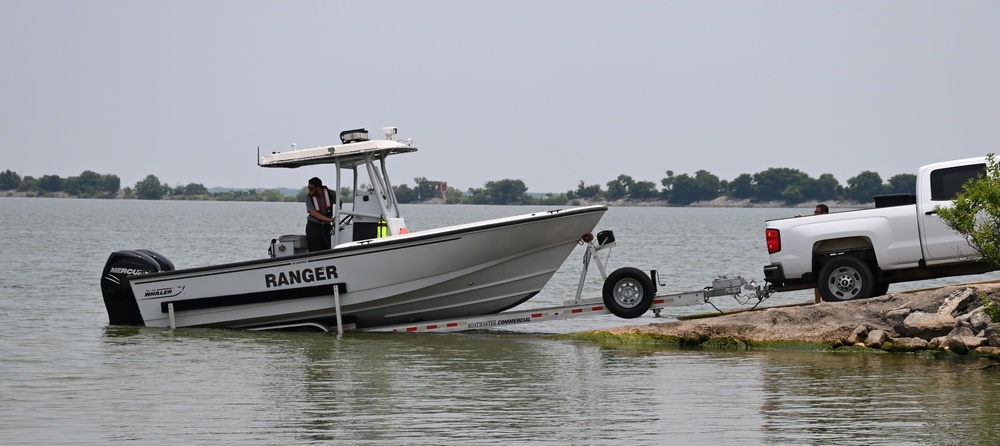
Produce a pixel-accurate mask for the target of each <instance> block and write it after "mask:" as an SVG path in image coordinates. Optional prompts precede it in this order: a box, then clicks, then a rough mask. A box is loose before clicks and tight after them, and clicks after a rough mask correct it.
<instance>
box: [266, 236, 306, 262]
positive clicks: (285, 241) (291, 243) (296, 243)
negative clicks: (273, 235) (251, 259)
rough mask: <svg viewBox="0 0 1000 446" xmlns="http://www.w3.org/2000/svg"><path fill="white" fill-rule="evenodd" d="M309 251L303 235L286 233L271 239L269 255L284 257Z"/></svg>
mask: <svg viewBox="0 0 1000 446" xmlns="http://www.w3.org/2000/svg"><path fill="white" fill-rule="evenodd" d="M307 252H309V243H308V242H307V241H306V236H305V235H299V234H288V235H283V236H281V237H278V238H277V239H276V240H271V249H270V254H271V257H285V256H290V255H295V254H305V253H307Z"/></svg>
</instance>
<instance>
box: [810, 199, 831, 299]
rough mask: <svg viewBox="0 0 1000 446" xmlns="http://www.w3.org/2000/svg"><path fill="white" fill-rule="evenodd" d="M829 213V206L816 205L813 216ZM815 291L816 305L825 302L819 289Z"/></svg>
mask: <svg viewBox="0 0 1000 446" xmlns="http://www.w3.org/2000/svg"><path fill="white" fill-rule="evenodd" d="M829 213H830V207H829V206H827V205H825V204H823V203H820V204H817V205H816V210H815V211H813V215H823V214H829ZM813 291H816V301H815V302H816V303H820V302H823V296H820V294H819V288H815V289H814V290H813Z"/></svg>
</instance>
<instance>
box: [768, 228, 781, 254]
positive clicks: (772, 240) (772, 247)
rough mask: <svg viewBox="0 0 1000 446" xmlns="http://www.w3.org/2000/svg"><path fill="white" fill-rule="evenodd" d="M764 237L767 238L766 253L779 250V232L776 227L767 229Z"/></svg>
mask: <svg viewBox="0 0 1000 446" xmlns="http://www.w3.org/2000/svg"><path fill="white" fill-rule="evenodd" d="M765 237H766V238H767V253H768V254H774V253H776V252H778V251H781V232H779V231H778V230H777V229H768V230H767V232H766V235H765Z"/></svg>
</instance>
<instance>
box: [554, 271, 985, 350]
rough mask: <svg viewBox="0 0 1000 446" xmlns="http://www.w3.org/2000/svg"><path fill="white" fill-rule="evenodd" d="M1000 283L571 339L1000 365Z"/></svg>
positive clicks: (763, 311) (618, 330) (775, 309)
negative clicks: (913, 356)
mask: <svg viewBox="0 0 1000 446" xmlns="http://www.w3.org/2000/svg"><path fill="white" fill-rule="evenodd" d="M998 309H1000V281H990V282H978V283H970V284H962V285H949V286H945V287H940V288H929V289H922V290H914V291H901V292H896V293H890V294H887V295H885V296H881V297H877V298H872V299H865V300H858V301H850V302H823V303H820V304H803V305H791V306H783V307H770V308H764V309H760V308H758V309H757V310H754V311H740V310H738V311H736V312H732V313H728V314H723V315H719V316H714V317H705V318H699V319H689V320H682V321H677V322H668V323H657V324H650V325H645V326H627V327H619V328H614V329H609V330H598V331H594V332H588V333H579V334H576V335H571V336H570V337H574V338H595V339H598V340H601V341H608V342H627V343H648V342H654V343H666V344H676V345H682V346H714V347H721V348H743V349H757V348H786V349H787V348H795V349H819V350H831V349H840V348H856V347H863V348H868V349H879V350H885V351H891V352H922V351H923V352H928V353H932V354H941V353H945V354H957V355H970V354H971V355H977V356H983V357H988V358H992V359H1000V339H998V336H997V331H998V329H1000V323H996V322H993V321H992V319H991V318H990V316H989V314H990V313H993V312H1000V310H998Z"/></svg>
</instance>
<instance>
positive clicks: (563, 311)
mask: <svg viewBox="0 0 1000 446" xmlns="http://www.w3.org/2000/svg"><path fill="white" fill-rule="evenodd" d="M580 244H582V245H585V246H586V252H585V253H584V255H583V270H582V271H581V272H580V281H579V283H578V285H577V289H576V296H575V298H574V299H572V300H567V301H564V302H563V305H561V306H555V307H544V308H532V309H526V310H509V311H504V312H500V313H495V314H486V315H482V316H472V317H463V318H456V319H442V320H437V321H420V322H412V323H407V324H399V325H386V326H379V327H370V328H364V329H360V330H359V331H366V332H403V333H429V332H433V333H443V332H453V331H467V330H480V329H488V328H496V327H501V326H505V325H512V324H523V323H530V322H544V321H554V320H562V319H571V318H575V317H580V316H594V315H600V314H614V315H616V316H618V317H621V318H625V319H632V318H636V317H639V316H642V315H643V314H645V313H646V312H647V311H650V310H652V311H653V316H654V317H660V313H661V311H662V310H663V309H664V308H668V307H683V306H690V305H700V304H709V305H712V307H713V308H715V309H716V310H717V311H719V312H720V313H721V312H722V310H719V308H718V307H716V306H715V304H713V303H712V302H711V300H710V299H711V298H713V297H718V296H733V298H735V299H736V301H737V302H739V303H740V304H741V305H749V304H751V303H752V304H753V307H751V310H752V309H753V308H756V307H757V305H759V304H760V303H761V302H763V301H764V300H766V299H767V298H768V297H770V296H771V295H772V294H773V293H774V289H773V288H771V287H770V284H768V283H765V284H764V285H759V284H757V283H756V282H755V281H753V280H751V281H749V282H748V281H747V280H746V279H744V278H743V277H740V276H718V277H716V278H715V279H713V280H712V285H711V286H707V287H705V288H703V289H701V290H697V291H688V292H680V293H669V294H664V293H660V292H658V291H657V286H664V284H662V283H659V275H658V274H657V271H656V270H651V271H650V273H649V275H646V273H644V272H643V271H642V270H639V269H637V268H633V267H623V268H619V269H617V270H615V271H613V272H612V273H611V274H608V272H607V267H606V263H607V261H608V258H609V257H610V249H611V248H613V247H614V246H616V245H617V243H616V242H615V238H614V234H613V233H612V232H611V231H601V232H599V233H598V234H597V237H596V243H595V238H594V236H593V235H592V234H587V235H585V236H584V237H583V238H581V239H580ZM602 251H607V255H605V257H604V258H603V259H602V258H601V252H602ZM592 260H593V262H594V263H595V264H596V265H597V269H598V270H599V271H600V274H601V277H602V278H603V280H604V288H603V290H602V291H603V292H602V296H601V297H594V298H581V295H582V294H583V287H584V284H585V281H586V278H587V271H588V270H589V269H590V263H591V261H592ZM334 294H335V295H336V294H337V292H336V290H335V291H334ZM335 297H339V296H335ZM337 300H339V299H337ZM338 313H339V312H338ZM337 321H338V325H339V326H338V327H332V328H333V330H336V331H337V332H338V333H343V331H344V330H345V329H347V330H353V329H354V327H353V324H341V323H340V318H339V317H338V318H337ZM296 328H310V329H318V330H320V331H333V330H331V327H326V326H325V325H323V324H320V323H314V322H310V323H302V324H290V325H278V326H269V327H258V328H253V329H251V330H255V331H258V330H282V329H296Z"/></svg>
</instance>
